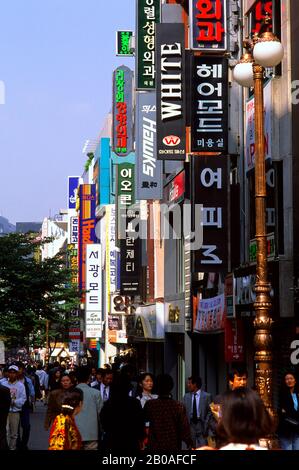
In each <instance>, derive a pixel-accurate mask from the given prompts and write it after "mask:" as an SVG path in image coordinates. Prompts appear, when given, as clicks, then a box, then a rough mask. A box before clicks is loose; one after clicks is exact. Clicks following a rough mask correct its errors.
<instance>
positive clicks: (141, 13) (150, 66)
mask: <svg viewBox="0 0 299 470" xmlns="http://www.w3.org/2000/svg"><path fill="white" fill-rule="evenodd" d="M136 11H137V15H136V18H137V25H136V31H137V52H136V60H137V65H136V70H137V83H136V88H137V89H138V90H149V89H153V88H155V50H156V31H155V24H156V23H158V22H159V21H160V0H137V4H136Z"/></svg>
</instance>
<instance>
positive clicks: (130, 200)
mask: <svg viewBox="0 0 299 470" xmlns="http://www.w3.org/2000/svg"><path fill="white" fill-rule="evenodd" d="M133 204H135V165H134V163H120V164H118V165H117V230H118V238H121V236H120V231H121V230H122V229H121V223H122V222H123V221H124V220H125V219H126V218H127V215H128V214H127V212H129V208H130V207H131V206H132V205H133Z"/></svg>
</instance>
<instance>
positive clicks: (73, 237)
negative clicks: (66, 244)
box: [70, 217, 79, 244]
mask: <svg viewBox="0 0 299 470" xmlns="http://www.w3.org/2000/svg"><path fill="white" fill-rule="evenodd" d="M70 220H71V222H70V243H74V244H77V243H78V227H79V218H78V217H71V219H70Z"/></svg>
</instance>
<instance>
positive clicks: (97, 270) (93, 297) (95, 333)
mask: <svg viewBox="0 0 299 470" xmlns="http://www.w3.org/2000/svg"><path fill="white" fill-rule="evenodd" d="M101 254H102V251H101V245H100V244H99V243H98V244H95V243H94V244H89V245H86V302H85V314H86V317H85V325H86V337H87V338H99V337H101V336H102V267H101Z"/></svg>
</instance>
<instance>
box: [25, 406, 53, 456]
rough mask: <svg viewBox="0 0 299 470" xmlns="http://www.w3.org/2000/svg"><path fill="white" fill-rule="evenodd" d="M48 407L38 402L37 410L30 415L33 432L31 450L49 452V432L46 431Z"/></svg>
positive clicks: (30, 441)
mask: <svg viewBox="0 0 299 470" xmlns="http://www.w3.org/2000/svg"><path fill="white" fill-rule="evenodd" d="M46 409H47V407H46V406H44V404H43V403H42V402H40V401H37V402H36V406H35V410H34V412H33V413H31V415H30V420H31V432H30V439H29V445H28V447H29V450H47V449H48V436H49V432H48V431H45V429H44V419H45V413H46Z"/></svg>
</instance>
